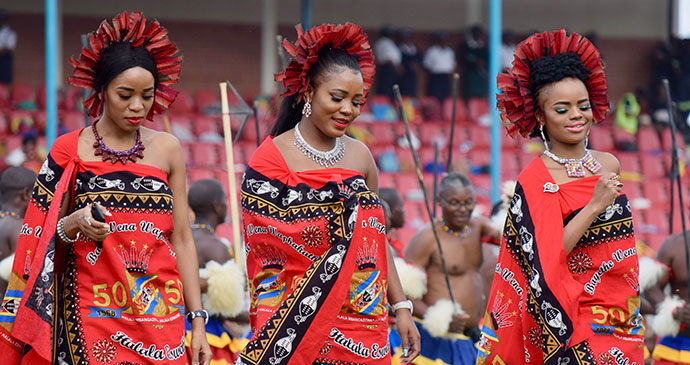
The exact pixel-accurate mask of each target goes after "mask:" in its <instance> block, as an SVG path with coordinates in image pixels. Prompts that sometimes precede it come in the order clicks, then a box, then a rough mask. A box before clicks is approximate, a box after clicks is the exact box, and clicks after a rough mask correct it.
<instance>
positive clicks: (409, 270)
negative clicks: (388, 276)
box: [395, 257, 426, 299]
mask: <svg viewBox="0 0 690 365" xmlns="http://www.w3.org/2000/svg"><path fill="white" fill-rule="evenodd" d="M395 270H396V271H397V272H398V277H399V278H400V284H401V285H402V287H403V293H405V296H406V297H407V298H408V299H422V298H423V297H424V294H426V273H425V272H424V270H422V269H420V268H418V267H417V266H414V265H410V264H408V263H407V262H405V260H404V259H402V258H400V257H396V258H395Z"/></svg>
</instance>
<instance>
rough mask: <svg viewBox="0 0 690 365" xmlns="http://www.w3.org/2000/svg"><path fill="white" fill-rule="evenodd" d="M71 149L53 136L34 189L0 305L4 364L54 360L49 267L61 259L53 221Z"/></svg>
mask: <svg viewBox="0 0 690 365" xmlns="http://www.w3.org/2000/svg"><path fill="white" fill-rule="evenodd" d="M78 132H79V131H76V132H73V133H78ZM73 133H70V134H73ZM71 150H72V149H71V148H69V146H67V145H65V144H63V143H58V141H56V143H55V144H54V145H53V148H52V149H51V151H50V155H49V156H48V160H47V163H48V168H49V169H50V171H51V172H52V173H50V174H49V173H47V170H45V171H44V169H42V171H41V172H40V173H39V176H38V179H37V180H36V184H35V185H34V188H33V192H32V197H31V202H30V203H29V206H28V209H27V212H26V217H25V219H24V224H23V226H22V232H21V234H20V237H19V242H18V243H17V254H16V256H15V260H14V266H13V268H12V274H11V277H10V283H9V285H8V288H7V293H5V297H4V299H3V301H2V308H1V309H0V354H1V356H2V358H3V364H19V363H22V364H44V363H45V364H47V363H50V361H51V359H52V350H53V349H52V343H51V336H52V326H53V320H54V316H53V314H54V310H55V309H54V308H55V294H56V293H55V285H56V281H55V276H54V275H53V266H54V265H55V264H56V263H58V264H59V260H56V259H55V253H56V250H55V249H56V247H55V242H56V238H57V234H56V226H57V218H58V213H59V211H60V203H61V202H62V199H63V196H64V194H65V192H66V191H67V188H68V187H69V186H70V181H71V180H72V177H73V176H74V173H75V172H76V170H75V166H76V161H77V159H78V157H77V155H76V153H75V154H71V152H72V151H71ZM21 257H24V260H22V259H20V258H21Z"/></svg>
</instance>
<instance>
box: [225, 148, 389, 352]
mask: <svg viewBox="0 0 690 365" xmlns="http://www.w3.org/2000/svg"><path fill="white" fill-rule="evenodd" d="M242 208H243V213H244V228H245V250H246V255H247V274H248V278H249V292H250V297H251V306H250V309H249V316H250V322H251V326H252V332H253V333H254V336H253V337H252V339H251V340H250V342H249V344H248V345H247V346H246V347H245V348H244V350H243V351H242V353H241V355H240V359H239V360H238V362H237V363H239V364H271V365H277V364H312V363H313V364H352V365H354V364H390V361H391V360H390V354H389V353H390V346H389V345H388V322H387V315H388V312H387V309H386V304H387V299H386V292H387V284H388V283H387V280H388V279H387V262H386V257H387V256H386V237H385V226H384V220H383V210H382V208H381V204H380V201H379V198H378V196H377V195H376V194H375V193H374V192H372V191H371V190H369V188H368V187H367V185H366V183H365V179H364V177H363V176H362V175H361V174H360V173H359V172H357V171H353V170H347V169H337V168H330V169H318V170H310V171H303V172H295V171H291V170H290V169H289V168H288V167H287V164H286V162H285V160H284V159H283V157H282V155H281V154H280V151H279V150H278V148H277V147H276V146H275V144H274V143H273V139H272V138H268V139H266V140H265V141H264V142H263V143H262V145H261V146H260V147H259V148H258V149H257V151H256V152H255V153H254V156H253V157H252V158H251V161H250V162H249V167H248V169H247V171H246V172H245V175H244V178H243V180H242Z"/></svg>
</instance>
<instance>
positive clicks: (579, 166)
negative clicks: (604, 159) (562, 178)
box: [544, 149, 601, 177]
mask: <svg viewBox="0 0 690 365" xmlns="http://www.w3.org/2000/svg"><path fill="white" fill-rule="evenodd" d="M544 154H545V155H546V156H548V157H550V158H551V159H552V160H554V161H556V162H558V163H559V164H561V165H565V172H566V173H567V174H568V177H585V175H586V173H585V167H586V168H587V170H589V171H591V172H592V173H593V174H596V173H597V172H598V171H599V170H601V164H600V163H599V161H597V160H596V159H595V158H594V157H592V154H591V153H589V150H587V149H586V150H585V155H584V156H582V157H580V158H561V157H558V156H556V155H554V154H553V152H551V151H549V150H548V149H547V150H546V151H544Z"/></svg>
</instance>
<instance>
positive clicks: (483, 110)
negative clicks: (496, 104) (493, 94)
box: [467, 98, 489, 122]
mask: <svg viewBox="0 0 690 365" xmlns="http://www.w3.org/2000/svg"><path fill="white" fill-rule="evenodd" d="M467 111H468V115H469V118H470V120H471V121H473V122H477V120H479V117H481V116H483V115H485V114H489V100H488V99H487V98H472V99H470V100H468V102H467Z"/></svg>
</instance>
